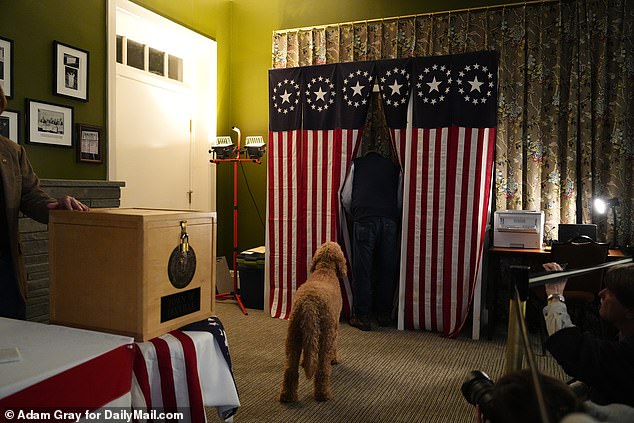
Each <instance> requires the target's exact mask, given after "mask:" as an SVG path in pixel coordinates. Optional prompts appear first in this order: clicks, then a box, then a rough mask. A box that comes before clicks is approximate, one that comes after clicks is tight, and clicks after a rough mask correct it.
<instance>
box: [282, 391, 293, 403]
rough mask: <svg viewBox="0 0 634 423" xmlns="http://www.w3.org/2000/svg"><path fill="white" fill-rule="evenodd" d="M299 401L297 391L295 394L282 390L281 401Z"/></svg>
mask: <svg viewBox="0 0 634 423" xmlns="http://www.w3.org/2000/svg"><path fill="white" fill-rule="evenodd" d="M296 401H297V393H295V394H293V393H291V392H282V393H281V394H280V402H296Z"/></svg>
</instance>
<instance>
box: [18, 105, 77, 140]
mask: <svg viewBox="0 0 634 423" xmlns="http://www.w3.org/2000/svg"><path fill="white" fill-rule="evenodd" d="M26 142H27V143H30V144H49V145H58V146H62V147H72V146H73V108H72V107H69V106H62V105H60V104H52V103H47V102H44V101H39V100H31V99H29V98H27V99H26Z"/></svg>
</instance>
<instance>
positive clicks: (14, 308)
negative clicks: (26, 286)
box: [0, 252, 26, 320]
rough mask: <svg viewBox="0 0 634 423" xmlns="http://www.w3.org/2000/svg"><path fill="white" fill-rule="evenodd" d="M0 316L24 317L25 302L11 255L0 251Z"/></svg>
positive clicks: (21, 318)
mask: <svg viewBox="0 0 634 423" xmlns="http://www.w3.org/2000/svg"><path fill="white" fill-rule="evenodd" d="M0 317H8V318H10V319H20V320H24V319H26V304H25V303H24V300H23V299H22V295H21V294H20V288H19V287H18V281H17V278H16V277H15V272H14V271H13V264H12V263H11V256H10V255H9V254H6V253H5V254H3V253H1V252H0Z"/></svg>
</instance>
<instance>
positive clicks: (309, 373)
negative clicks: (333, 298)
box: [301, 298, 327, 379]
mask: <svg viewBox="0 0 634 423" xmlns="http://www.w3.org/2000/svg"><path fill="white" fill-rule="evenodd" d="M323 308H324V307H323V304H321V302H319V301H317V299H316V298H314V299H312V301H304V302H303V307H302V314H303V315H304V316H303V318H302V319H301V321H302V322H303V327H302V340H303V342H302V349H303V353H304V354H303V357H302V367H303V368H304V372H305V373H306V377H307V378H308V379H310V378H312V377H313V376H314V375H315V369H316V368H317V359H318V357H319V343H320V340H321V325H320V320H321V316H324V315H325V313H327V311H326V310H322V309H323Z"/></svg>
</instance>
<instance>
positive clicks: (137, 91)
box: [108, 0, 216, 210]
mask: <svg viewBox="0 0 634 423" xmlns="http://www.w3.org/2000/svg"><path fill="white" fill-rule="evenodd" d="M108 4H109V22H110V25H109V28H115V31H112V30H109V31H108V52H109V55H108V57H109V59H108V61H109V63H108V69H109V82H110V84H109V134H110V139H109V146H110V148H109V154H108V157H109V168H108V174H109V179H110V180H116V181H123V182H125V184H126V185H125V188H123V190H122V193H121V207H151V208H170V209H194V210H215V208H216V207H215V206H216V205H215V192H212V191H213V188H212V187H214V186H215V172H214V170H212V167H211V166H210V164H209V158H210V156H209V153H208V150H209V140H210V138H211V137H213V136H215V132H216V121H215V116H216V109H215V108H216V88H215V87H216V43H215V41H213V40H211V39H209V38H206V37H203V36H201V35H200V34H197V33H195V32H193V31H190V30H188V29H186V28H184V27H182V26H180V25H177V24H176V23H174V22H172V21H169V20H167V19H165V18H163V17H160V16H158V15H156V14H154V13H152V12H149V11H147V10H146V9H143V8H142V7H140V6H138V5H135V4H133V3H131V2H129V1H127V0H110V1H109V3H108Z"/></svg>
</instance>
